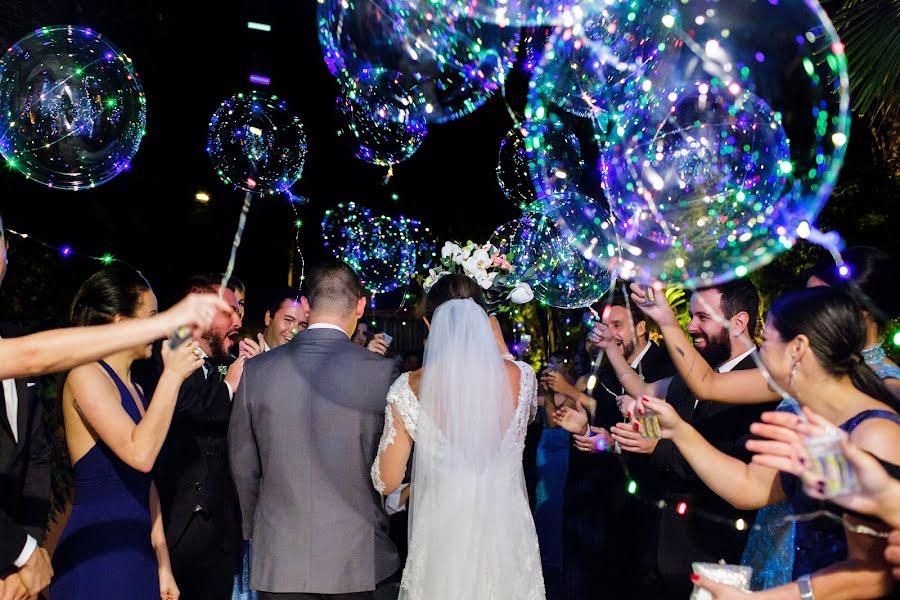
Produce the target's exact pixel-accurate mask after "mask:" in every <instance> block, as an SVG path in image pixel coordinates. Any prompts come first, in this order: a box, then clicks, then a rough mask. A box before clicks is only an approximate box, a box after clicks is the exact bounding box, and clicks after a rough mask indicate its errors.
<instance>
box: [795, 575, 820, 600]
mask: <svg viewBox="0 0 900 600" xmlns="http://www.w3.org/2000/svg"><path fill="white" fill-rule="evenodd" d="M797 585H798V586H799V587H800V600H816V595H815V594H813V589H812V582H811V581H810V580H809V575H804V576H803V577H801V578H800V579H798V580H797Z"/></svg>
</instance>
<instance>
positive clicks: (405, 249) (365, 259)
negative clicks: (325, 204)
mask: <svg viewBox="0 0 900 600" xmlns="http://www.w3.org/2000/svg"><path fill="white" fill-rule="evenodd" d="M407 225H408V223H407V221H406V220H405V219H399V220H394V219H391V218H390V217H386V216H383V215H372V213H371V211H370V210H369V209H367V208H363V207H361V206H358V205H357V204H355V203H353V202H349V203H347V204H339V205H338V206H337V208H335V209H331V210H327V211H325V218H324V219H323V221H322V234H323V235H322V237H323V240H324V244H325V246H326V247H327V248H330V249H331V251H332V252H333V253H334V256H335V257H336V258H338V259H340V260H342V261H344V262H345V263H347V264H348V265H350V266H351V267H352V268H353V270H354V271H356V274H357V275H359V278H360V280H361V281H362V283H363V285H364V286H365V288H366V289H368V290H371V291H373V292H378V293H384V292H390V291H393V290H395V289H397V288H399V287H401V286H403V285H406V284H407V283H408V282H409V280H410V279H411V278H412V276H413V274H414V273H415V271H416V245H415V243H414V242H413V240H412V239H411V236H410V231H409V229H408V227H407Z"/></svg>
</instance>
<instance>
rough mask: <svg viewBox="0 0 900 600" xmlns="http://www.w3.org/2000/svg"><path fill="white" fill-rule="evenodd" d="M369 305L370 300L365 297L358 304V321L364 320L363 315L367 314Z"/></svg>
mask: <svg viewBox="0 0 900 600" xmlns="http://www.w3.org/2000/svg"><path fill="white" fill-rule="evenodd" d="M368 303H369V300H368V299H367V298H366V297H365V296H363V297H362V298H360V299H359V300H358V301H357V302H356V318H357V320H359V319H362V316H363V314H364V313H365V312H366V305H367V304H368Z"/></svg>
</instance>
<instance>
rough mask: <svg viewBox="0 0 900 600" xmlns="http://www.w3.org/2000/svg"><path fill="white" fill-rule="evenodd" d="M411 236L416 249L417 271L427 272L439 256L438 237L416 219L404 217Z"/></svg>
mask: <svg viewBox="0 0 900 600" xmlns="http://www.w3.org/2000/svg"><path fill="white" fill-rule="evenodd" d="M403 220H405V224H406V230H407V232H408V234H409V238H410V239H411V240H412V242H413V244H414V245H415V249H416V271H417V272H420V273H424V272H427V271H428V269H430V268H431V265H432V264H433V263H434V262H435V261H436V260H437V257H438V239H437V235H436V234H435V232H434V231H433V230H432V229H431V228H429V227H425V226H424V225H423V224H422V223H421V222H419V221H416V220H415V219H404V218H403V217H401V221H403Z"/></svg>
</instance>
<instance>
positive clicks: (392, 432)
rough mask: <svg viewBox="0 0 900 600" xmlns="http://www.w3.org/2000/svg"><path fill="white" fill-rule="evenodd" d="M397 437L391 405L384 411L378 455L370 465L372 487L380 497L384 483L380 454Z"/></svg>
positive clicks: (382, 493)
mask: <svg viewBox="0 0 900 600" xmlns="http://www.w3.org/2000/svg"><path fill="white" fill-rule="evenodd" d="M396 436H397V428H396V427H394V415H393V414H392V413H391V403H390V400H388V405H387V406H386V407H385V409H384V431H383V432H382V434H381V441H380V442H378V454H376V455H375V462H374V463H373V464H372V472H371V473H370V475H371V476H372V485H373V486H375V489H376V490H377V491H378V493H379V494H381V495H382V496H383V495H384V481H382V480H381V454H382V453H383V452H384V451H385V450H387V447H388V446H390V445H391V444H393V443H394V438H395V437H396Z"/></svg>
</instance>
